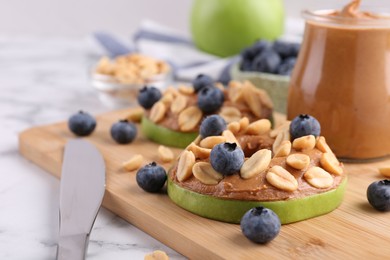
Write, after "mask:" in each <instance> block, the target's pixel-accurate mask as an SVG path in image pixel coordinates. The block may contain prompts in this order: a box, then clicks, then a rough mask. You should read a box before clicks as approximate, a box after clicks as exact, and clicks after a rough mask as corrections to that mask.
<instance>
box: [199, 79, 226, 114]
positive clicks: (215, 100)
mask: <svg viewBox="0 0 390 260" xmlns="http://www.w3.org/2000/svg"><path fill="white" fill-rule="evenodd" d="M224 100H225V96H224V95H223V92H222V90H220V89H219V88H216V87H211V86H206V87H204V88H202V89H201V90H200V91H199V93H198V107H199V108H200V110H202V111H203V112H204V113H206V114H210V113H214V112H216V111H217V110H218V109H220V108H221V106H222V104H223V101H224Z"/></svg>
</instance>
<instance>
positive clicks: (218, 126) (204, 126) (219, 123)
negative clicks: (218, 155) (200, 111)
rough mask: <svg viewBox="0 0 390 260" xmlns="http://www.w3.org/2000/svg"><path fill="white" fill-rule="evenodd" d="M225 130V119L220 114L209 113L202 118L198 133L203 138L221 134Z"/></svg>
mask: <svg viewBox="0 0 390 260" xmlns="http://www.w3.org/2000/svg"><path fill="white" fill-rule="evenodd" d="M224 130H226V121H225V119H223V117H221V116H220V115H211V116H208V117H206V118H205V119H203V121H202V123H201V124H200V128H199V133H200V135H201V136H202V137H203V138H205V137H208V136H215V135H221V134H222V132H223V131H224Z"/></svg>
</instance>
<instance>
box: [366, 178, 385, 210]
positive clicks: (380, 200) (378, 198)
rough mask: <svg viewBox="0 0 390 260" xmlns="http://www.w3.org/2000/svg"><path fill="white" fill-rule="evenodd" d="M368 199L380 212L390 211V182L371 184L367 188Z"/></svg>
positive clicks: (383, 181) (382, 181)
mask: <svg viewBox="0 0 390 260" xmlns="http://www.w3.org/2000/svg"><path fill="white" fill-rule="evenodd" d="M367 199H368V202H369V203H370V204H371V206H372V207H373V208H374V209H376V210H379V211H390V180H381V181H375V182H373V183H371V184H370V185H369V186H368V188H367Z"/></svg>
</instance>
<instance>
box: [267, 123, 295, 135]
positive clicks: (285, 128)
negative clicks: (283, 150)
mask: <svg viewBox="0 0 390 260" xmlns="http://www.w3.org/2000/svg"><path fill="white" fill-rule="evenodd" d="M290 124H291V122H290V121H287V122H284V123H283V124H281V125H279V126H278V127H277V128H275V129H273V130H271V132H270V133H269V136H270V137H271V138H275V137H276V136H277V135H278V134H279V133H280V131H285V132H286V131H288V133H290Z"/></svg>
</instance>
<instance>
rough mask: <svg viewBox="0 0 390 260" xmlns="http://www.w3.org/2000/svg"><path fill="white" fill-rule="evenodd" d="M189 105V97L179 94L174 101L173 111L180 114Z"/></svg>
mask: <svg viewBox="0 0 390 260" xmlns="http://www.w3.org/2000/svg"><path fill="white" fill-rule="evenodd" d="M186 106H187V98H186V97H185V96H183V95H178V96H177V97H176V98H175V99H174V100H173V102H172V105H171V111H172V113H174V114H178V113H180V112H181V111H183V109H184V108H185V107H186Z"/></svg>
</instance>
